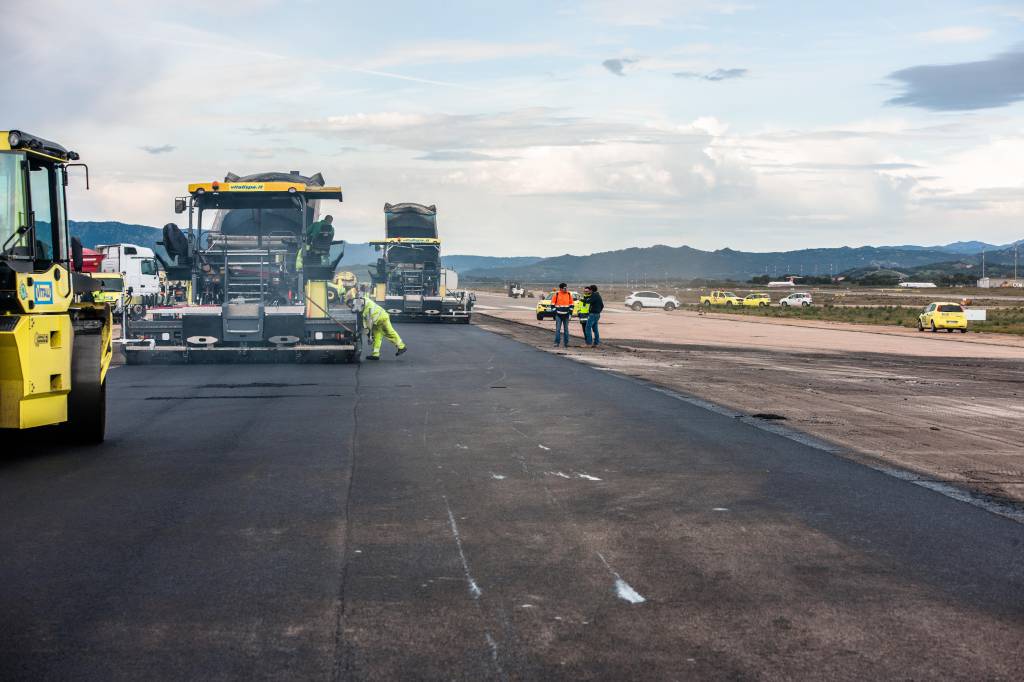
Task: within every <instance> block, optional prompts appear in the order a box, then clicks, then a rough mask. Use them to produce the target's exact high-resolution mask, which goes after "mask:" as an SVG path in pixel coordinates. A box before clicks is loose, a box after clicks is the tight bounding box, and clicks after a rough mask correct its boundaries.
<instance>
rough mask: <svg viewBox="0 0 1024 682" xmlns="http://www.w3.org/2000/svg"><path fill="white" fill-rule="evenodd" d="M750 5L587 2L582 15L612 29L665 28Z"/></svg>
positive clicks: (680, 0) (707, 0)
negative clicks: (621, 27)
mask: <svg viewBox="0 0 1024 682" xmlns="http://www.w3.org/2000/svg"><path fill="white" fill-rule="evenodd" d="M749 8H750V5H746V4H740V3H734V2H722V1H721V0H630V2H628V3H623V2H620V1H619V0H589V1H588V2H585V3H584V4H583V6H582V11H583V14H585V15H586V16H589V17H590V18H592V19H594V20H595V21H598V22H600V23H604V24H611V25H614V26H638V27H652V28H654V27H664V26H665V25H667V24H675V23H676V22H679V21H680V20H684V19H692V18H694V17H697V16H701V15H714V14H724V15H731V14H736V13H737V12H740V11H742V10H746V9H749Z"/></svg>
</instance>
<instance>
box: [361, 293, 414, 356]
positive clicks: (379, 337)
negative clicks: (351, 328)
mask: <svg viewBox="0 0 1024 682" xmlns="http://www.w3.org/2000/svg"><path fill="white" fill-rule="evenodd" d="M361 300H362V301H363V326H364V327H366V333H367V334H370V335H372V337H373V353H372V354H371V355H370V356H369V358H368V359H370V360H380V347H381V344H382V343H383V342H384V337H387V339H388V341H390V342H391V343H393V344H395V348H397V349H398V350H396V351H395V355H401V354H402V353H404V352H405V351H407V350H409V347H408V346H406V345H405V344H404V343H403V342H402V337H401V336H399V335H398V332H396V331H395V328H394V327H392V326H391V316H390V315H388V311H386V310H384V309H383V308H381V307H380V306H379V305H377V304H376V303H375V302H373V301H371V300H370V299H369V298H368V297H366V296H364V297H363V298H362V299H361Z"/></svg>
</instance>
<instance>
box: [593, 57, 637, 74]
mask: <svg viewBox="0 0 1024 682" xmlns="http://www.w3.org/2000/svg"><path fill="white" fill-rule="evenodd" d="M637 61H639V60H637V59H629V58H625V57H622V58H619V59H606V60H604V61H603V62H601V66H603V67H604V68H606V69H608V70H609V71H611V72H612V73H614V74H615V75H616V76H625V75H626V67H627V66H629V65H630V64H636V63H637Z"/></svg>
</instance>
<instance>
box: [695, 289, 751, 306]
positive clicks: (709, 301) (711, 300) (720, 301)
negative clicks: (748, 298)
mask: <svg viewBox="0 0 1024 682" xmlns="http://www.w3.org/2000/svg"><path fill="white" fill-rule="evenodd" d="M700 304H701V305H703V306H713V305H727V306H728V305H743V299H742V298H740V297H739V296H737V295H736V294H734V293H732V292H731V291H719V290H716V291H712V292H711V294H710V295H708V296H701V297H700Z"/></svg>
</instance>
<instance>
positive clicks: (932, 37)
mask: <svg viewBox="0 0 1024 682" xmlns="http://www.w3.org/2000/svg"><path fill="white" fill-rule="evenodd" d="M990 35H992V31H991V30H990V29H987V28H981V27H978V26H948V27H946V28H937V29H935V30H932V31H925V32H924V33H918V34H917V38H918V40H923V41H924V42H926V43H940V44H946V43H974V42H977V41H979V40H984V39H985V38H988V37H989V36H990Z"/></svg>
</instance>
